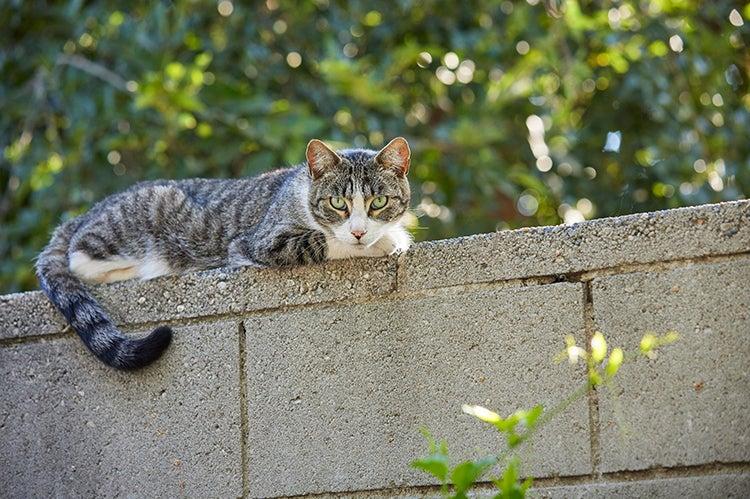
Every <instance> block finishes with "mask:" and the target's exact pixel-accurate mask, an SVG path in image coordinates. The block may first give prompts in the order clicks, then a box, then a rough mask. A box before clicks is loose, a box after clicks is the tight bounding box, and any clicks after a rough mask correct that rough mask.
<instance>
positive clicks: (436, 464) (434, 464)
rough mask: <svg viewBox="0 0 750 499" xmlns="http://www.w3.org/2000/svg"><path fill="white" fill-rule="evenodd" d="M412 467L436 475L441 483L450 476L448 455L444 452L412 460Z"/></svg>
mask: <svg viewBox="0 0 750 499" xmlns="http://www.w3.org/2000/svg"><path fill="white" fill-rule="evenodd" d="M411 466H412V468H416V469H418V470H422V471H425V472H427V473H429V474H430V475H432V476H434V477H435V478H437V479H438V480H440V483H443V482H445V479H446V478H447V477H448V469H449V465H448V456H446V455H444V454H432V455H429V456H427V457H423V458H421V459H417V460H415V461H412V463H411Z"/></svg>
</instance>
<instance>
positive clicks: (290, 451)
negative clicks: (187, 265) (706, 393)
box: [245, 283, 591, 497]
mask: <svg viewBox="0 0 750 499" xmlns="http://www.w3.org/2000/svg"><path fill="white" fill-rule="evenodd" d="M582 299H583V292H582V287H581V285H580V284H566V283H562V284H553V285H548V286H534V287H517V288H507V289H503V290H494V291H482V292H475V293H465V294H460V295H453V296H439V297H431V298H422V299H418V300H402V301H400V300H396V301H389V302H385V303H381V304H364V305H352V306H335V307H325V308H323V307H321V308H317V307H316V308H315V309H305V310H292V311H289V312H286V313H273V314H268V315H261V316H256V317H252V318H249V319H247V320H246V322H245V325H246V329H247V333H246V334H247V356H248V361H247V382H248V406H249V407H248V421H249V439H248V473H249V485H250V495H251V496H253V497H267V496H275V495H293V494H304V493H312V492H326V491H345V490H359V489H371V488H382V487H393V486H402V485H404V484H407V483H408V484H411V485H413V484H426V483H432V482H431V481H430V479H429V477H427V475H425V474H423V473H420V472H417V471H415V470H411V469H410V467H409V463H410V462H411V461H412V460H414V459H416V458H418V457H420V456H422V455H423V454H425V453H426V443H425V441H424V440H423V438H422V437H421V435H420V433H419V427H420V425H426V426H427V427H428V428H429V429H430V430H431V431H432V432H433V433H434V435H435V436H436V437H445V438H446V439H447V440H448V445H449V448H452V449H453V453H454V455H455V458H456V459H458V458H460V457H462V454H464V455H463V457H464V458H466V457H469V456H468V455H465V452H467V451H468V453H469V454H470V455H472V456H474V457H482V456H484V455H487V454H488V453H490V451H492V450H495V451H496V450H500V449H501V448H502V447H501V446H500V443H499V442H500V440H499V438H498V436H496V435H497V434H496V432H495V430H494V429H492V428H491V427H489V426H488V425H486V424H483V423H481V422H480V421H478V420H476V419H474V418H472V417H471V416H468V415H465V414H462V413H461V404H463V403H476V404H482V405H485V406H487V407H490V408H493V409H496V410H499V412H501V413H503V414H505V415H507V414H509V413H511V412H513V411H515V410H516V409H519V408H529V407H530V406H531V405H533V404H534V403H537V402H541V403H543V404H545V405H547V406H548V407H549V406H551V405H552V404H553V403H555V402H557V401H559V400H561V399H563V398H564V396H565V395H567V394H568V393H569V392H570V391H572V390H574V389H575V388H576V387H578V386H580V385H581V383H582V382H583V379H584V378H583V373H582V372H580V371H578V372H576V371H575V370H574V369H573V368H571V367H570V366H568V365H555V364H554V363H553V362H552V358H553V357H554V355H555V353H556V352H558V351H560V350H561V349H562V347H563V346H564V342H563V339H564V337H565V335H566V334H575V335H577V336H578V338H579V341H582V340H581V338H582V335H583V323H582V320H583V316H582V314H581V306H582V303H581V302H582ZM548 310H554V311H555V313H554V314H549V313H547V311H548ZM588 431H589V430H588V409H587V406H586V401H585V400H583V399H582V400H579V401H578V403H576V404H575V405H574V406H573V407H571V408H570V409H569V411H568V413H567V414H566V417H565V418H560V419H558V420H556V421H554V422H553V423H552V424H550V425H549V426H548V427H547V428H546V429H544V430H542V431H541V432H540V434H539V435H538V438H536V439H535V444H536V445H535V446H534V447H533V448H532V453H531V456H529V457H530V459H531V461H530V463H531V464H530V467H529V470H530V472H532V473H534V474H535V475H538V476H548V475H556V474H561V475H570V474H573V475H575V474H585V473H588V472H590V470H591V466H590V456H589V440H588V435H589V433H588ZM269 442H272V443H273V445H269ZM475 449H477V451H475ZM462 451H463V452H462Z"/></svg>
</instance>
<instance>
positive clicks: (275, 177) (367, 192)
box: [36, 138, 411, 369]
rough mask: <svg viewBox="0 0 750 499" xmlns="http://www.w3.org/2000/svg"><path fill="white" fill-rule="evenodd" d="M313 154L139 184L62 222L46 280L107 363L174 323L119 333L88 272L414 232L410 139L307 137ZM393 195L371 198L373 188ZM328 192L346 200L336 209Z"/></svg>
mask: <svg viewBox="0 0 750 499" xmlns="http://www.w3.org/2000/svg"><path fill="white" fill-rule="evenodd" d="M307 159H308V161H307V163H305V164H302V165H299V166H297V167H292V168H286V169H280V170H275V171H272V172H269V173H266V174H263V175H259V176H257V177H253V178H245V179H236V180H219V179H214V180H211V179H189V180H178V181H173V180H160V181H154V182H144V183H140V184H136V185H134V186H133V187H131V188H130V189H128V190H126V191H124V192H121V193H119V194H115V195H113V196H110V197H108V198H106V199H104V200H103V201H101V202H99V203H97V204H96V205H94V207H93V208H92V209H91V210H90V211H89V212H87V213H85V214H84V215H81V216H80V217H78V218H76V219H74V220H71V221H68V222H66V223H64V224H62V225H61V226H60V227H58V228H57V230H56V231H55V233H54V234H53V236H52V239H51V241H50V243H49V244H48V245H47V247H46V248H45V249H44V251H42V253H41V254H40V255H39V258H38V260H37V264H36V270H37V276H38V277H39V282H40V284H41V287H42V289H43V290H44V292H45V293H46V294H47V296H48V297H49V299H50V300H51V301H52V303H53V304H54V305H55V306H56V307H57V308H58V310H60V312H61V313H62V314H63V315H64V316H65V318H66V319H67V321H68V322H69V323H70V325H71V326H72V327H73V329H75V331H76V332H77V333H78V335H79V336H80V337H81V339H82V340H83V342H84V344H85V345H86V346H87V347H88V348H89V350H91V352H93V353H94V355H96V356H97V357H98V358H99V359H101V360H102V361H103V362H104V363H106V364H107V365H110V366H112V367H115V368H119V369H135V368H139V367H143V366H145V365H148V364H149V363H151V362H153V361H154V360H156V359H157V358H158V357H159V356H160V355H161V354H162V353H163V351H164V350H165V349H166V348H167V347H168V346H169V343H170V341H171V337H172V333H171V330H170V329H169V328H168V327H159V328H157V329H155V330H154V331H153V332H152V333H151V334H149V335H148V336H146V337H144V338H140V339H132V338H128V337H126V336H124V335H123V334H122V333H121V332H120V331H118V329H117V328H116V326H115V325H114V324H113V322H112V320H111V319H110V317H109V316H108V314H107V313H106V311H105V310H104V309H103V308H102V307H101V306H100V305H99V304H98V303H97V302H96V300H95V299H94V298H93V296H92V295H91V293H90V292H89V290H88V288H87V284H86V283H102V282H114V281H119V280H124V279H130V278H140V279H151V278H154V277H158V276H160V275H169V274H177V273H182V272H189V271H195V270H204V269H209V268H215V267H222V266H240V265H253V266H287V265H298V264H310V263H317V262H321V261H323V260H325V259H335V258H351V257H360V256H362V257H367V256H381V255H387V254H390V253H394V252H399V251H404V250H406V249H407V248H408V246H409V244H410V243H411V238H410V237H409V234H408V233H407V231H406V230H405V229H404V227H403V223H402V220H403V218H404V215H405V213H406V210H407V208H408V205H409V199H410V191H409V183H408V181H407V179H406V173H407V172H408V168H409V150H408V145H406V141H405V140H404V139H400V138H399V139H394V140H393V141H392V142H391V143H390V144H388V145H387V146H386V147H385V148H384V149H383V150H381V151H380V152H375V151H370V150H363V149H356V150H344V151H340V152H334V151H332V150H330V149H328V147H327V146H325V144H323V143H322V142H320V141H311V142H310V145H308V151H307ZM378 196H387V199H388V201H387V204H386V206H384V207H383V208H380V209H377V210H375V209H372V207H371V206H370V205H371V203H372V201H373V199H374V198H376V197H378ZM332 197H341V198H344V199H346V203H347V205H346V209H344V210H336V209H334V208H333V206H332V204H331V198H332Z"/></svg>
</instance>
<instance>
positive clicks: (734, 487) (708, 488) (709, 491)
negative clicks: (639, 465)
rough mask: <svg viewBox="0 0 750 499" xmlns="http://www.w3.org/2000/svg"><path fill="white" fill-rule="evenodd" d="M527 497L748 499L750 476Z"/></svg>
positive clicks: (547, 491)
mask: <svg viewBox="0 0 750 499" xmlns="http://www.w3.org/2000/svg"><path fill="white" fill-rule="evenodd" d="M529 497H530V498H539V499H585V498H590V499H597V498H602V499H604V498H611V497H638V498H641V499H672V498H673V499H687V498H690V499H706V498H709V497H721V498H722V499H746V498H747V497H750V473H740V474H726V475H703V476H686V477H676V478H656V479H650V480H639V481H632V482H625V481H612V482H604V483H590V484H582V485H570V486H565V487H549V488H543V489H532V491H531V493H530V494H529Z"/></svg>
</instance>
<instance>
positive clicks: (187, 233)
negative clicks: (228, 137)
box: [71, 168, 300, 268]
mask: <svg viewBox="0 0 750 499" xmlns="http://www.w3.org/2000/svg"><path fill="white" fill-rule="evenodd" d="M299 171H300V170H299V168H286V169H279V170H273V171H270V172H267V173H264V174H262V175H258V176H255V177H248V178H240V179H204V178H193V179H183V180H152V181H145V182H139V183H137V184H134V185H133V186H131V187H130V188H128V189H127V190H125V191H122V192H120V193H118V194H114V195H112V196H109V197H107V198H105V199H103V200H102V201H100V202H99V203H97V204H96V205H94V206H93V207H92V208H91V210H89V212H88V213H86V214H84V215H82V216H81V217H80V219H79V221H78V228H77V230H76V233H75V234H74V235H73V236H72V240H71V245H72V247H73V248H74V249H75V248H77V247H78V246H80V245H81V242H86V241H88V242H91V240H92V239H93V240H102V241H104V243H103V244H102V245H101V246H104V249H105V250H106V251H87V254H89V255H90V256H93V257H96V258H106V257H107V256H108V255H112V254H127V255H136V256H139V257H140V256H142V254H145V252H146V249H147V248H160V251H161V254H163V255H169V256H170V258H171V260H175V261H176V260H180V261H181V262H182V263H181V264H180V265H179V266H178V267H179V268H188V267H190V266H194V267H197V268H208V267H212V266H217V265H220V264H224V263H225V262H224V259H225V256H226V249H227V246H228V244H229V242H230V241H231V240H232V239H233V238H235V237H236V236H237V235H238V234H240V233H245V232H249V231H252V230H254V228H255V227H256V226H257V225H258V224H259V223H260V222H261V221H262V220H263V219H264V217H265V216H266V213H267V212H268V211H269V210H272V205H273V204H274V202H276V200H277V199H279V198H283V197H284V195H285V192H286V191H288V190H289V189H291V188H292V187H291V186H290V184H294V178H295V175H298V174H299ZM83 246H87V244H83ZM88 246H91V244H88ZM85 249H86V248H84V250H85ZM89 249H93V248H89ZM96 249H101V248H96ZM178 257H179V258H178ZM173 267H175V265H173Z"/></svg>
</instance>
